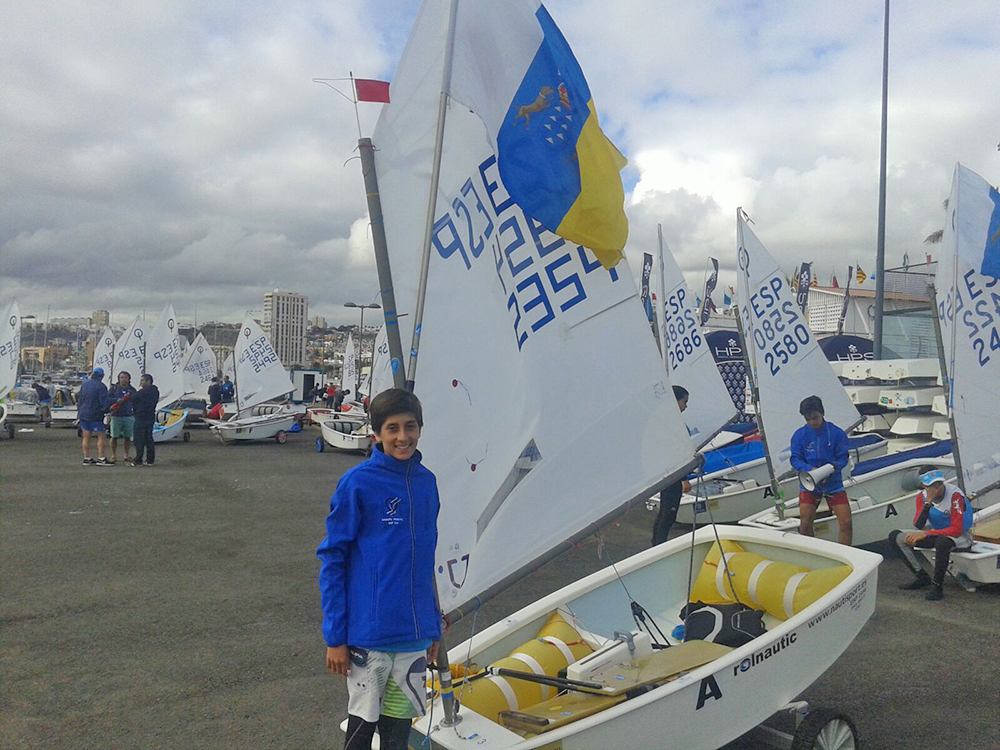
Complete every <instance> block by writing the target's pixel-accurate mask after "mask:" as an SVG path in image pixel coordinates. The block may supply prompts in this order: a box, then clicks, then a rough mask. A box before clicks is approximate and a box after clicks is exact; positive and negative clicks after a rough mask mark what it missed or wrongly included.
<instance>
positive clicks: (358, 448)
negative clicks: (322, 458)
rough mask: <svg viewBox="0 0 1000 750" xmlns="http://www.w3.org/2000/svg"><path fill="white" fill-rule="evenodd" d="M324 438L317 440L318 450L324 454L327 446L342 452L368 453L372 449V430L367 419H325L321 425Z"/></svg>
mask: <svg viewBox="0 0 1000 750" xmlns="http://www.w3.org/2000/svg"><path fill="white" fill-rule="evenodd" d="M319 427H320V430H321V431H322V436H321V437H318V438H316V450H317V452H319V453H322V452H323V451H324V450H326V446H327V445H329V446H330V447H331V448H336V449H337V450H341V451H354V452H358V453H366V452H367V451H368V448H369V447H371V443H372V441H371V428H370V427H369V426H368V420H367V419H351V418H349V417H347V416H341V417H337V418H335V419H324V420H323V421H322V422H320V423H319Z"/></svg>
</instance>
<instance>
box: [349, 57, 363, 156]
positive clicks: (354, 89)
mask: <svg viewBox="0 0 1000 750" xmlns="http://www.w3.org/2000/svg"><path fill="white" fill-rule="evenodd" d="M350 75H351V93H352V94H354V119H355V120H357V122H358V140H359V141H360V140H361V115H360V114H359V113H358V87H357V85H356V84H355V83H354V71H353V70H352V71H350Z"/></svg>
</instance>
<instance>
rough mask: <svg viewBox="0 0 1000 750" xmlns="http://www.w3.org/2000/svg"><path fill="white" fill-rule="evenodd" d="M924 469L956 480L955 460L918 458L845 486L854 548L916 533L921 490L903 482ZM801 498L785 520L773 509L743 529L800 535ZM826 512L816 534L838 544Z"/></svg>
mask: <svg viewBox="0 0 1000 750" xmlns="http://www.w3.org/2000/svg"><path fill="white" fill-rule="evenodd" d="M924 466H933V467H935V468H937V469H941V470H942V471H943V472H944V473H945V476H947V477H951V478H953V477H954V476H955V462H954V460H953V459H952V458H951V457H948V456H945V457H941V458H914V459H910V460H908V461H903V462H901V463H899V464H895V465H892V466H887V467H885V468H882V469H877V470H875V471H872V472H870V473H868V474H862V475H861V476H860V477H856V478H853V479H849V480H848V481H846V482H844V489H845V490H846V491H847V497H848V498H849V499H850V501H851V522H852V526H853V541H852V543H853V544H854V546H861V545H865V544H874V543H875V542H882V541H885V540H886V539H887V538H888V537H889V533H890V532H892V531H894V530H895V529H912V528H913V517H914V516H915V515H916V512H917V493H918V491H919V490H917V489H913V490H905V489H904V486H903V480H904V479H906V478H910V479H912V478H914V477H915V476H916V475H917V474H918V473H919V471H920V469H921V468H922V467H924ZM798 505H799V501H798V497H795V498H794V499H790V500H786V501H785V508H786V510H785V518H783V519H780V518H778V514H777V512H776V511H775V510H774V509H773V508H770V509H768V510H764V511H761V512H760V513H755V514H753V515H751V516H749V517H747V518H744V519H742V520H741V521H740V524H741V525H743V526H752V527H755V528H761V529H773V530H776V531H783V532H786V533H793V534H798V533H799V518H798ZM824 510H825V503H822V504H821V505H820V508H819V513H818V514H817V517H816V519H815V520H814V521H813V531H814V532H815V534H816V537H817V538H818V539H828V540H831V541H836V539H837V535H838V533H839V531H840V526H839V524H838V522H837V519H836V517H835V516H833V515H830V514H829V511H826V512H825V513H824Z"/></svg>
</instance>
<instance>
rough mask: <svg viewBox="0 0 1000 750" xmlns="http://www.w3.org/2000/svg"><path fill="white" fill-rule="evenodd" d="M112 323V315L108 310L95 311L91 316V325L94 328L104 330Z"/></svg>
mask: <svg viewBox="0 0 1000 750" xmlns="http://www.w3.org/2000/svg"><path fill="white" fill-rule="evenodd" d="M110 323H111V314H110V313H109V312H108V311H107V310H94V313H93V315H91V316H90V325H92V326H94V328H103V327H104V326H106V325H109V324H110Z"/></svg>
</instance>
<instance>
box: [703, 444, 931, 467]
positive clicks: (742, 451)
mask: <svg viewBox="0 0 1000 750" xmlns="http://www.w3.org/2000/svg"><path fill="white" fill-rule="evenodd" d="M881 440H882V438H881V437H879V436H878V435H859V436H857V437H849V438H848V439H847V443H848V448H849V450H852V451H855V450H858V449H860V448H864V447H867V446H869V445H875V444H876V443H879V442H881ZM763 456H764V444H763V443H761V442H760V441H759V440H758V441H752V442H749V443H740V444H738V445H727V446H726V447H725V448H719V449H717V450H714V451H709V452H708V453H706V454H705V466H704V467H703V468H702V471H703V472H704V473H705V474H711V473H712V472H715V471H721V470H722V469H725V468H726V467H729V466H739V465H740V464H744V463H747V462H748V461H753V460H755V459H758V458H763ZM915 458H918V456H915ZM872 460H875V459H872ZM861 463H867V461H863V462H861ZM861 463H859V464H858V466H861ZM855 473H857V472H855ZM691 476H695V475H694V474H692V475H691Z"/></svg>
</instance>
